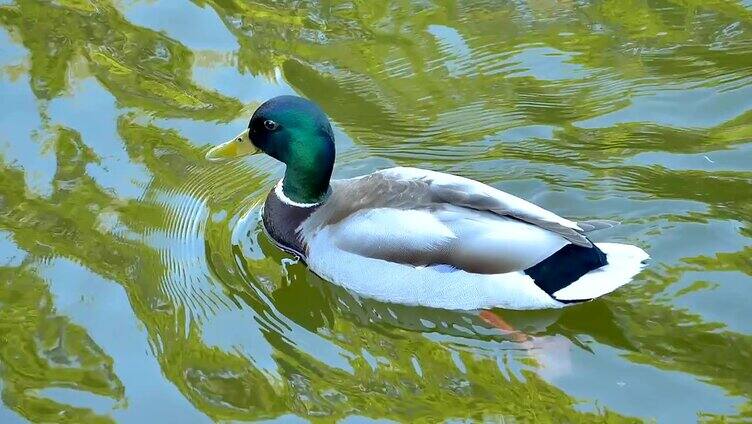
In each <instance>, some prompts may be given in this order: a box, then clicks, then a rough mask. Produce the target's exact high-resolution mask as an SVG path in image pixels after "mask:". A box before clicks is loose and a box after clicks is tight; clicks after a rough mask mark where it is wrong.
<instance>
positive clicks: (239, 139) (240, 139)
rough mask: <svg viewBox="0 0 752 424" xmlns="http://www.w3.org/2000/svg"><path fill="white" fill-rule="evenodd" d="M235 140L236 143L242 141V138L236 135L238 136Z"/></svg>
mask: <svg viewBox="0 0 752 424" xmlns="http://www.w3.org/2000/svg"><path fill="white" fill-rule="evenodd" d="M235 141H237V142H238V143H242V142H243V138H242V137H238V138H236V139H235Z"/></svg>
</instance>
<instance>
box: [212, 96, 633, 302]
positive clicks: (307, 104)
mask: <svg viewBox="0 0 752 424" xmlns="http://www.w3.org/2000/svg"><path fill="white" fill-rule="evenodd" d="M257 152H263V153H266V154H267V155H269V156H271V157H273V158H275V159H277V160H279V161H280V162H283V163H284V164H285V165H286V170H285V175H284V178H282V180H281V181H279V183H277V185H276V186H275V187H274V188H273V189H271V191H270V192H269V194H268V196H267V198H266V201H265V204H264V208H263V215H262V216H263V217H262V220H263V226H264V228H265V230H266V232H267V234H268V235H269V236H270V238H271V239H272V240H274V241H275V242H276V243H277V244H278V245H279V246H280V247H281V248H282V249H285V250H287V251H290V252H292V253H294V254H296V255H298V256H299V257H300V258H301V259H302V260H303V261H304V262H305V263H306V264H307V266H308V267H309V268H310V270H311V271H313V272H314V273H316V274H317V275H319V276H320V277H322V278H324V279H325V280H328V281H330V282H332V283H335V284H338V285H341V286H343V287H345V288H347V289H349V290H352V291H354V292H355V293H357V294H359V295H362V296H367V297H371V298H375V299H377V300H380V301H385V302H396V303H403V304H412V305H423V306H429V307H436V308H445V309H467V310H471V309H486V308H495V307H499V308H508V309H542V308H561V307H564V306H567V305H571V304H575V303H580V302H585V301H589V300H592V299H594V298H596V297H599V296H602V295H604V294H607V293H609V292H612V291H613V290H615V289H616V288H618V287H620V286H622V285H624V284H627V283H628V282H629V281H630V280H631V279H632V278H633V277H634V276H635V275H636V274H637V273H638V272H639V271H640V270H641V269H642V268H643V266H644V263H645V261H646V260H647V259H648V255H647V253H645V252H644V251H643V250H642V249H640V248H638V247H636V246H631V245H626V244H616V243H598V244H594V243H593V242H592V241H590V239H589V238H588V236H587V234H588V232H590V231H594V230H597V229H601V228H605V227H610V226H612V225H613V224H612V223H611V222H608V221H581V222H574V221H571V220H569V219H566V218H562V217H560V216H558V215H556V214H555V213H553V212H550V211H548V210H546V209H543V208H541V207H539V206H536V205H534V204H532V203H530V202H528V201H526V200H523V199H521V198H519V197H516V196H513V195H511V194H509V193H505V192H503V191H501V190H498V189H496V188H493V187H490V186H488V185H486V184H483V183H481V182H478V181H474V180H471V179H468V178H463V177H460V176H455V175H450V174H446V173H441V172H435V171H429V170H425V169H418V168H405V167H399V168H389V169H383V170H380V171H377V172H374V173H372V174H368V175H364V176H361V177H357V178H351V179H345V180H332V179H331V175H332V169H333V166H334V158H335V150H334V135H333V132H332V128H331V125H330V123H329V120H328V119H327V117H326V115H325V114H324V113H323V112H322V111H321V109H320V108H319V107H318V106H317V105H315V104H314V103H313V102H311V101H309V100H306V99H303V98H300V97H296V96H280V97H275V98H273V99H271V100H268V101H266V102H265V103H263V104H262V105H261V106H260V107H259V108H258V109H257V110H256V111H255V112H254V114H253V116H252V117H251V120H250V123H249V124H248V128H247V129H246V130H244V131H243V132H242V133H240V134H239V135H238V136H236V137H235V138H233V139H232V140H230V141H228V142H226V143H224V144H221V145H218V146H216V147H214V148H212V149H211V150H209V152H208V153H207V158H208V159H210V160H219V159H227V158H236V157H240V156H244V155H250V154H254V153H257Z"/></svg>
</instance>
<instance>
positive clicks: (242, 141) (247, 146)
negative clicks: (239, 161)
mask: <svg viewBox="0 0 752 424" xmlns="http://www.w3.org/2000/svg"><path fill="white" fill-rule="evenodd" d="M248 131H249V130H248V129H247V128H246V130H245V131H243V132H242V133H240V134H238V135H237V136H235V137H234V138H233V139H232V140H230V141H227V142H224V143H222V144H220V145H219V146H216V147H214V148H212V149H211V150H209V151H208V152H207V153H206V158H207V159H209V160H212V161H220V160H226V159H234V158H239V157H241V156H248V155H252V154H255V153H258V151H259V150H258V149H257V148H256V146H254V145H253V143H251V137H250V135H249V134H248Z"/></svg>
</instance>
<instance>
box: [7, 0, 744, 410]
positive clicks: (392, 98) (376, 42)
mask: <svg viewBox="0 0 752 424" xmlns="http://www.w3.org/2000/svg"><path fill="white" fill-rule="evenodd" d="M290 93H297V94H299V95H302V96H305V97H308V98H310V99H312V100H314V101H316V102H317V103H319V104H320V105H321V107H322V108H323V109H324V110H325V111H326V113H327V114H328V115H329V116H330V117H331V119H332V121H333V123H334V126H335V133H336V138H337V149H338V158H337V164H336V168H335V176H337V177H349V176H354V175H359V174H362V173H367V172H371V171H374V170H377V169H381V168H385V167H389V166H394V165H411V166H419V167H423V168H427V169H432V170H438V171H445V172H451V173H455V174H458V175H463V176H466V177H471V178H475V179H477V180H480V181H483V182H485V183H488V184H491V185H493V186H495V187H499V188H502V189H504V190H507V191H509V192H511V193H514V194H516V195H519V196H521V197H524V198H527V199H530V200H532V201H534V202H536V203H538V204H540V205H542V206H544V207H546V208H549V209H551V210H553V211H556V212H557V213H559V214H561V215H563V216H567V217H571V218H575V219H588V218H602V219H613V220H618V221H621V222H622V225H621V226H619V227H616V228H613V229H609V230H605V231H601V232H599V233H598V234H597V235H596V236H595V239H596V240H597V241H605V240H609V241H616V242H626V243H631V244H636V245H639V246H641V247H642V248H644V249H645V250H647V251H648V252H649V253H650V254H651V255H652V257H653V260H652V261H651V263H650V265H649V267H648V268H647V269H646V270H645V271H644V272H643V273H641V274H640V275H639V276H638V277H637V278H636V280H635V282H634V284H632V285H630V286H628V287H625V288H623V289H621V290H619V291H618V292H616V293H613V294H611V295H609V296H607V297H605V298H603V299H600V300H598V301H595V302H592V303H589V304H585V305H581V306H575V307H572V308H568V309H566V310H561V311H540V312H511V311H501V310H499V311H496V313H497V314H498V315H499V316H501V317H502V318H503V319H504V320H505V321H506V322H507V323H509V325H510V326H512V327H513V328H515V329H516V330H518V331H519V332H518V333H509V332H506V331H502V330H500V329H497V328H495V327H493V326H491V325H489V324H487V323H486V321H484V320H483V319H481V318H479V317H478V314H477V313H473V312H461V313H460V312H448V311H441V310H432V309H427V308H416V307H406V306H400V305H390V304H384V303H379V302H375V301H371V300H368V299H362V298H358V297H357V296H355V295H353V294H351V293H349V292H347V291H346V290H343V289H341V288H338V287H336V286H333V285H331V284H329V283H327V282H325V281H322V280H320V279H318V278H316V277H315V276H313V275H312V274H311V273H309V272H307V270H306V269H305V267H304V266H303V265H302V264H300V263H297V261H296V260H295V258H293V257H291V256H289V255H286V254H284V253H282V252H280V251H279V250H278V249H277V248H275V247H274V246H273V245H272V244H271V243H270V242H269V240H267V239H266V238H265V236H264V235H263V233H262V232H261V227H260V225H259V216H258V214H259V206H260V202H261V201H262V200H263V197H264V196H265V194H266V192H267V191H268V190H269V189H270V188H271V187H272V186H273V185H274V184H275V182H276V181H277V180H278V179H279V178H280V177H281V175H282V172H283V170H282V167H281V165H280V164H278V163H276V162H274V161H273V160H272V159H270V158H266V157H253V158H250V159H247V160H245V161H236V162H232V163H228V164H223V165H217V164H209V163H206V161H205V160H204V159H203V156H204V154H205V152H206V150H207V149H208V148H209V147H210V146H211V145H213V144H216V143H218V142H220V141H223V140H225V139H227V138H229V137H232V136H233V135H235V134H236V133H237V132H239V131H240V130H242V129H243V128H244V127H245V125H246V123H247V119H248V117H249V115H250V113H251V112H252V111H253V110H254V108H255V107H256V106H257V105H258V104H259V103H260V102H262V101H263V100H265V99H267V98H269V97H272V96H275V95H279V94H290ZM751 216H752V2H750V1H749V0H741V1H733V0H715V1H705V0H670V1H663V0H650V1H646V0H604V1H595V0H592V1H590V0H582V1H573V0H561V1H558V2H557V1H554V0H529V1H527V2H525V1H522V0H516V1H470V0H468V1H451V0H446V1H438V0H437V1H433V2H431V1H414V2H410V1H389V2H381V1H350V2H348V1H336V0H329V1H327V0H321V1H318V2H305V1H292V0H286V1H269V2H266V3H264V2H246V1H241V0H196V1H194V2H179V1H177V0H153V1H151V0H150V1H133V0H117V1H106V0H102V1H86V0H78V1H76V0H57V1H49V2H48V1H34V0H15V1H8V0H0V396H1V398H2V405H1V406H0V422H2V423H15V422H24V421H27V420H28V421H31V422H112V421H115V422H126V423H131V422H133V423H142V422H143V423H145V422H190V423H201V422H210V421H225V422H227V421H233V422H234V421H255V420H279V421H283V422H306V421H314V422H331V421H335V420H344V421H345V422H349V423H353V422H363V421H368V420H378V419H380V420H394V421H415V420H423V421H426V422H435V421H440V420H453V419H454V420H456V419H471V420H473V421H483V420H487V421H492V422H496V421H498V422H501V421H504V422H510V421H519V422H593V421H595V422H600V421H608V422H622V421H643V420H646V421H659V422H694V421H697V420H707V421H724V420H727V421H739V422H749V421H752V319H751V318H752V313H750V308H751V307H752V296H751V295H750V294H751V293H752V278H750V276H751V275H752V242H751V239H752V225H751V224H750V217H751ZM373 278H374V281H376V282H378V278H379V276H378V275H374V276H373Z"/></svg>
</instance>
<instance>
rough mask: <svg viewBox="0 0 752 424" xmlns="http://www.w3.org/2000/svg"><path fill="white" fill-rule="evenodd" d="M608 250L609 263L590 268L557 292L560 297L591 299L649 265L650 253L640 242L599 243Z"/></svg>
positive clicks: (603, 248)
mask: <svg viewBox="0 0 752 424" xmlns="http://www.w3.org/2000/svg"><path fill="white" fill-rule="evenodd" d="M597 246H598V247H599V248H600V249H601V250H602V251H603V253H605V254H606V258H607V259H608V265H606V266H604V267H602V268H598V269H596V270H594V271H590V272H588V273H587V274H585V275H583V276H582V277H580V279H579V280H577V281H575V282H574V283H572V284H570V285H568V286H566V287H564V288H563V289H561V290H559V291H557V292H555V293H554V295H553V297H554V298H555V299H557V300H563V301H573V300H590V299H595V298H596V297H599V296H603V295H604V294H607V293H611V292H612V291H614V290H616V289H618V288H619V287H621V286H623V285H625V284H627V283H629V282H630V281H632V278H633V277H634V276H635V275H637V274H638V273H639V272H640V271H642V269H643V268H644V267H645V261H646V260H647V259H648V258H650V256H649V255H648V254H647V253H645V251H644V250H642V249H640V248H639V247H637V246H632V245H629V244H618V243H598V244H597Z"/></svg>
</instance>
